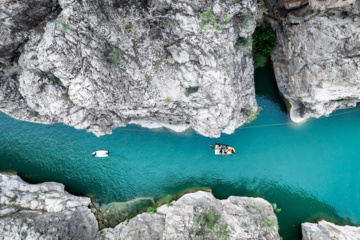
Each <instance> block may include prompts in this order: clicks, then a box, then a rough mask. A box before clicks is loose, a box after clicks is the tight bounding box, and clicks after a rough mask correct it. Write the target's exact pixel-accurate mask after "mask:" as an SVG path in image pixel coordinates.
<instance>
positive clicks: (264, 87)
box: [254, 63, 287, 112]
mask: <svg viewBox="0 0 360 240" xmlns="http://www.w3.org/2000/svg"><path fill="white" fill-rule="evenodd" d="M254 81H255V93H256V96H257V97H264V98H266V99H268V100H270V101H272V102H273V103H274V104H276V105H278V106H279V108H280V110H281V111H282V112H287V108H286V104H285V101H284V99H283V97H282V96H281V95H280V92H279V89H278V86H277V83H276V79H275V74H274V69H273V66H272V64H270V63H269V64H266V65H265V67H259V68H257V69H256V70H255V73H254Z"/></svg>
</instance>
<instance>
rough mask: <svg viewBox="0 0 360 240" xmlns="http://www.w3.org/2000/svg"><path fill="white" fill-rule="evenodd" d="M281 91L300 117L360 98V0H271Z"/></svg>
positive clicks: (268, 3) (268, 1)
mask: <svg viewBox="0 0 360 240" xmlns="http://www.w3.org/2000/svg"><path fill="white" fill-rule="evenodd" d="M265 2H266V6H267V7H268V8H269V14H270V15H271V17H272V18H269V20H270V22H272V26H273V28H274V29H275V30H276V33H277V44H278V45H277V47H276V48H275V50H274V52H273V54H272V59H273V61H274V70H275V75H276V80H277V84H278V87H279V90H280V92H281V93H282V94H283V96H284V97H285V98H286V99H287V100H288V101H289V103H290V105H291V109H290V118H291V120H293V121H294V122H300V121H302V120H305V119H307V118H310V117H320V116H322V115H328V114H330V113H331V112H332V111H334V110H336V109H339V108H348V107H354V106H356V103H357V102H359V101H360V78H359V76H360V40H359V37H360V15H359V12H360V1H356V0H325V1H323V0H321V1H320V0H291V1H280V0H279V1H271V0H266V1H265Z"/></svg>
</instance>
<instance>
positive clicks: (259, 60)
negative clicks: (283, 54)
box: [253, 53, 269, 69]
mask: <svg viewBox="0 0 360 240" xmlns="http://www.w3.org/2000/svg"><path fill="white" fill-rule="evenodd" d="M268 58H269V57H265V56H264V55H262V54H260V53H255V54H254V56H253V61H254V68H255V69H257V68H259V67H265V64H266V63H267V62H268Z"/></svg>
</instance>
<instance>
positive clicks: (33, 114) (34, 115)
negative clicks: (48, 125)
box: [29, 110, 39, 117]
mask: <svg viewBox="0 0 360 240" xmlns="http://www.w3.org/2000/svg"><path fill="white" fill-rule="evenodd" d="M29 115H30V117H37V116H39V113H38V112H37V111H34V110H31V111H30V114H29Z"/></svg>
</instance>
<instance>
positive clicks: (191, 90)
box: [185, 87, 199, 97]
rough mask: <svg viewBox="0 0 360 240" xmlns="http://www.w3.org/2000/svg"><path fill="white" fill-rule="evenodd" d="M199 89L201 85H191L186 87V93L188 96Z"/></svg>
mask: <svg viewBox="0 0 360 240" xmlns="http://www.w3.org/2000/svg"><path fill="white" fill-rule="evenodd" d="M198 90H199V87H189V88H187V89H186V92H185V95H186V96H187V97H188V96H190V95H191V94H193V93H196V92H197V91H198Z"/></svg>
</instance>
